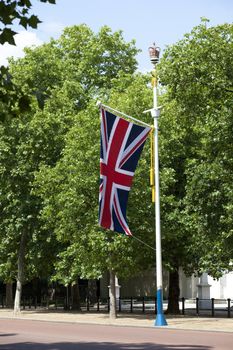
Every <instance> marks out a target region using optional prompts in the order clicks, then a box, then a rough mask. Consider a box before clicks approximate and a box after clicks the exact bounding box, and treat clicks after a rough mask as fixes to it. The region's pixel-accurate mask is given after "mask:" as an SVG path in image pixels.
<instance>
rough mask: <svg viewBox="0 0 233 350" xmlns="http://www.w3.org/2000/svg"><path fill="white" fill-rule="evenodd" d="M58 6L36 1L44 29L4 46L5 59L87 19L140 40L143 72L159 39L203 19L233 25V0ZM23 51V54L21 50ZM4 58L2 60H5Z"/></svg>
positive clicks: (65, 1) (89, 0) (88, 0)
mask: <svg viewBox="0 0 233 350" xmlns="http://www.w3.org/2000/svg"><path fill="white" fill-rule="evenodd" d="M56 2H57V4H56V5H51V4H44V3H41V2H39V1H37V0H32V4H33V13H35V14H37V15H38V16H39V18H40V19H41V20H42V21H43V23H42V24H40V25H39V28H38V30H36V31H33V30H30V33H21V34H20V35H21V36H20V38H19V39H20V40H17V41H18V48H8V49H7V47H5V49H4V50H3V47H2V48H1V47H0V59H1V58H2V59H3V58H4V57H5V56H6V55H7V54H8V51H7V50H9V49H11V52H10V55H21V53H20V50H21V51H22V47H23V46H25V45H26V43H27V44H28V45H30V44H36V45H38V44H41V43H42V42H45V41H48V40H49V39H50V37H54V38H57V37H59V35H60V34H61V32H62V29H63V28H64V27H66V26H72V25H75V24H81V23H86V24H87V25H88V26H89V27H90V28H91V29H92V30H93V31H94V32H97V31H99V29H100V28H101V27H102V26H103V25H108V26H109V27H110V28H111V29H112V30H113V31H116V30H119V29H121V30H123V33H124V38H125V40H127V41H130V40H132V39H135V40H136V46H137V47H138V48H140V49H141V50H142V53H141V54H139V55H138V61H139V68H140V70H143V71H144V70H149V69H150V62H149V59H148V47H149V46H150V45H151V44H152V43H153V42H154V41H155V42H156V44H157V45H158V46H160V47H161V48H162V49H164V48H165V47H166V46H167V45H171V44H173V43H175V42H177V41H178V40H180V39H182V38H183V35H184V34H185V33H187V32H190V31H191V29H192V28H193V27H194V26H196V25H198V24H199V23H200V18H201V17H207V18H208V19H209V20H210V23H209V25H210V26H214V25H217V24H223V23H226V22H227V23H232V18H233V1H232V0H186V1H185V0H142V1H141V0H138V1H135V0H118V1H113V0H57V1H56ZM17 50H18V53H17ZM0 62H1V61H0Z"/></svg>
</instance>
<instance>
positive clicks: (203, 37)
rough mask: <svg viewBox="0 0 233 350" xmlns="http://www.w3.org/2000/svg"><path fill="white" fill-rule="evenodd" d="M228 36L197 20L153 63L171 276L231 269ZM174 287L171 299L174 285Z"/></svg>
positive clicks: (228, 29) (232, 31) (227, 28)
mask: <svg viewBox="0 0 233 350" xmlns="http://www.w3.org/2000/svg"><path fill="white" fill-rule="evenodd" d="M232 35H233V27H232V25H230V24H224V25H221V26H216V27H212V28H207V27H206V24H203V23H201V24H200V25H199V26H198V27H196V28H194V29H193V30H192V32H191V33H190V34H187V35H185V37H184V39H183V40H181V41H179V42H178V43H177V44H175V45H173V46H171V47H169V48H168V49H167V50H166V51H165V53H164V56H163V58H162V60H161V64H160V66H159V75H160V79H161V83H162V84H163V85H165V86H166V90H167V93H166V101H167V103H166V108H165V111H164V112H165V113H167V116H166V117H164V118H163V117H161V129H162V128H163V126H162V123H163V120H164V122H168V120H167V117H168V118H169V117H170V118H171V121H169V124H170V128H166V130H165V134H163V133H162V135H164V136H165V138H166V141H165V140H164V142H165V143H164V145H165V144H166V143H167V146H169V144H170V147H172V148H173V151H172V152H173V154H174V156H173V157H171V158H170V160H169V159H168V163H169V162H170V165H169V166H170V167H171V168H172V171H173V176H174V184H173V186H172V188H170V189H169V192H170V194H173V199H174V201H173V203H174V209H173V210H172V211H170V210H169V211H168V212H167V213H165V216H166V217H167V218H169V216H170V220H172V225H170V229H169V227H167V228H166V231H165V238H164V239H165V242H166V243H165V242H164V243H165V245H166V244H167V243H168V244H169V245H170V247H171V249H170V252H168V251H167V250H165V260H167V258H168V257H169V256H170V258H169V261H170V263H169V265H170V270H173V271H174V272H176V274H178V267H179V266H182V267H183V268H184V270H185V272H186V273H187V274H191V273H196V274H198V273H201V272H208V273H209V274H211V275H212V276H213V277H216V278H218V277H220V276H221V274H222V273H223V272H224V270H225V269H230V265H229V262H230V261H231V259H232V249H233V246H232V229H231V226H230V222H231V219H229V218H230V217H231V215H230V213H231V208H232V199H231V198H230V196H229V193H231V188H232V179H231V176H230V174H231V169H232V160H231V156H230V154H231V152H232V150H231V142H230V140H231V137H232V136H231V133H230V130H231V128H232V96H231V93H232V74H233V71H232V65H231V63H230V62H232V58H233V57H232V42H233V36H232ZM165 120H166V121H165ZM167 131H168V132H169V135H172V137H170V139H169V135H167V136H166V134H167ZM175 131H176V133H175ZM171 161H172V162H171ZM165 221H166V219H165ZM169 232H170V233H169ZM168 233H169V234H168ZM177 233H178V234H177ZM169 237H170V239H169ZM179 244H181V245H180V246H179ZM168 253H169V254H168ZM167 254H168V255H167ZM187 258H188V259H187ZM177 280H178V279H177V278H176V281H177ZM174 289H175V294H176V296H177V297H178V294H179V293H178V283H175V284H174ZM171 292H172V291H171ZM173 292H174V291H173ZM177 297H176V305H177V306H176V310H177V309H178V298H177ZM171 310H172V307H171ZM173 310H174V307H173Z"/></svg>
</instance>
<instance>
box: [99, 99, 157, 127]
mask: <svg viewBox="0 0 233 350" xmlns="http://www.w3.org/2000/svg"><path fill="white" fill-rule="evenodd" d="M97 106H98V107H99V108H101V107H102V108H103V109H106V110H107V111H109V112H113V113H115V114H116V115H118V116H122V117H125V118H127V119H132V120H134V121H135V122H137V123H140V124H142V125H145V126H149V128H151V125H150V124H147V123H145V122H143V121H142V120H139V119H136V118H134V117H131V116H130V115H127V114H125V113H123V112H120V111H117V110H116V109H114V108H112V107H109V106H107V105H104V104H103V103H101V102H99V101H98V102H97Z"/></svg>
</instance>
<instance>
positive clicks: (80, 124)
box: [36, 76, 154, 309]
mask: <svg viewBox="0 0 233 350" xmlns="http://www.w3.org/2000/svg"><path fill="white" fill-rule="evenodd" d="M124 84H125V82H123V80H121V82H119V84H116V89H115V90H116V91H115V92H114V93H112V103H113V101H114V100H116V101H118V107H119V106H120V105H121V107H123V104H124V106H125V109H124V110H126V112H127V108H126V106H127V104H128V110H131V111H133V112H134V113H136V111H137V113H138V112H139V111H140V113H141V112H142V111H143V110H144V109H145V105H146V102H147V96H148V88H147V86H146V79H145V78H143V77H141V76H137V77H132V78H131V83H130V85H129V86H128V88H126V91H125V92H124V94H123V95H124V98H123V96H122V92H119V91H121V88H122V86H123V85H124ZM135 95H137V97H138V101H135V99H134V96H135ZM125 96H128V100H127V102H126V99H125ZM132 98H133V99H132ZM145 101H146V102H145ZM147 107H148V106H147ZM98 115H99V111H98V110H97V107H96V106H95V104H93V103H89V105H88V108H87V109H86V110H84V111H83V112H80V113H79V114H78V115H77V121H76V123H75V125H74V126H73V127H72V128H71V129H70V131H69V133H68V134H67V138H66V147H65V149H64V152H63V157H62V158H61V159H60V161H59V162H58V163H57V164H56V166H55V167H52V168H51V167H41V168H40V171H39V172H38V173H37V175H36V180H37V185H38V189H37V193H38V194H40V196H41V197H42V199H43V201H44V207H43V212H42V215H43V218H44V220H45V222H47V225H49V227H50V229H52V230H54V232H55V234H56V236H57V238H58V239H59V240H60V241H61V242H63V243H64V244H67V246H66V247H65V249H64V250H63V251H62V252H61V253H60V254H59V260H58V261H57V263H56V275H55V277H54V278H55V279H58V280H60V281H62V282H63V283H69V282H71V283H72V282H74V281H75V280H76V279H77V277H78V276H79V277H81V278H100V277H101V276H102V275H103V273H104V272H105V271H110V276H111V285H112V286H113V287H112V288H113V289H114V281H115V277H114V276H115V274H116V275H117V276H118V277H120V278H121V277H127V276H132V275H133V274H136V273H137V272H138V271H142V270H143V269H145V268H147V267H148V266H150V265H151V264H153V263H154V256H153V253H151V251H150V250H148V247H147V246H141V245H140V244H138V241H136V240H135V241H134V239H132V238H129V237H126V236H124V235H123V236H122V235H118V234H116V233H113V232H111V231H107V232H106V231H104V230H102V229H100V228H99V227H98V224H97V218H98V200H97V198H98V192H99V139H100V131H99V120H98V119H99V118H98ZM90 116H91V117H90ZM147 146H149V144H148V145H147ZM84 150H85V151H84ZM145 154H146V156H145V158H144V159H141V166H140V167H139V168H138V169H137V171H136V176H135V183H134V186H133V190H132V193H131V194H132V196H131V194H130V197H131V199H130V203H129V210H128V217H129V223H130V227H131V228H132V230H133V232H134V231H135V235H136V237H138V238H139V237H140V238H142V240H145V241H147V240H149V241H150V240H151V241H152V244H153V242H154V235H153V238H152V237H151V234H153V225H151V219H152V216H153V214H152V215H148V211H149V209H148V207H152V204H151V195H150V188H149V168H148V166H147V164H146V163H147V160H148V159H149V158H150V155H149V149H148V147H147V148H146V150H145ZM146 158H147V160H146ZM142 188H143V190H142ZM139 193H140V194H139ZM142 198H143V200H142ZM145 202H146V204H145ZM142 203H143V205H142ZM151 213H154V211H153V210H151ZM113 300H114V298H113ZM112 309H114V304H113V308H112Z"/></svg>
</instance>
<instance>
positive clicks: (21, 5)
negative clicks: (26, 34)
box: [0, 0, 55, 45]
mask: <svg viewBox="0 0 233 350" xmlns="http://www.w3.org/2000/svg"><path fill="white" fill-rule="evenodd" d="M40 1H41V2H49V3H50V4H55V0H40ZM31 7H32V3H31V1H30V0H18V1H13V0H1V1H0V22H1V23H2V25H3V27H2V28H0V44H4V43H6V42H8V43H9V44H11V45H15V40H14V35H15V34H17V33H16V32H15V31H13V30H12V29H11V28H9V26H10V27H11V26H13V25H14V24H15V23H14V22H15V21H17V22H18V24H19V25H20V26H23V27H24V28H25V29H27V27H31V28H37V26H38V24H39V23H41V21H40V20H39V18H38V17H37V16H35V15H34V14H32V15H31V14H30V13H29V12H30V9H31Z"/></svg>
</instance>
